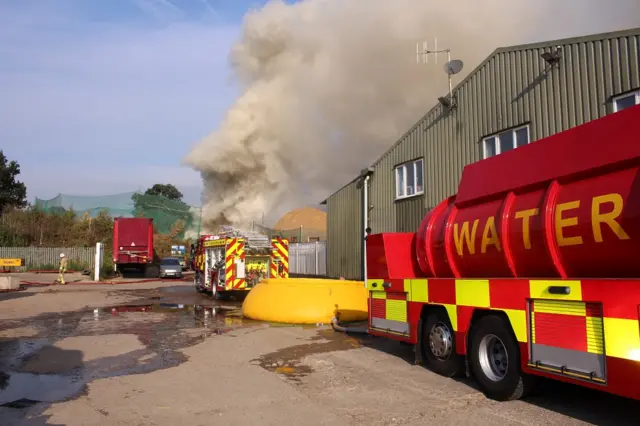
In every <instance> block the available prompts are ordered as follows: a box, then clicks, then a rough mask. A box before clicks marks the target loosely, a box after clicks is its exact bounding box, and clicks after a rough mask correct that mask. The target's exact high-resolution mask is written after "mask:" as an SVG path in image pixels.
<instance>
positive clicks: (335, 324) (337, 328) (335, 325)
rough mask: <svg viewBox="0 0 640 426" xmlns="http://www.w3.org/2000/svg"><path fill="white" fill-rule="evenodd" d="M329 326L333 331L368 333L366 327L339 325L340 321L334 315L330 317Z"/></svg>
mask: <svg viewBox="0 0 640 426" xmlns="http://www.w3.org/2000/svg"><path fill="white" fill-rule="evenodd" d="M331 328H333V329H334V331H341V332H343V333H362V334H368V333H369V330H367V328H366V327H345V326H343V325H340V321H339V320H338V318H337V317H335V316H334V317H333V318H331Z"/></svg>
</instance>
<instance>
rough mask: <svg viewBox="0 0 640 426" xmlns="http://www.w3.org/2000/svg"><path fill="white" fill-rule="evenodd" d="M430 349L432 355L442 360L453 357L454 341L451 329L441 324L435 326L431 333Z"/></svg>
mask: <svg viewBox="0 0 640 426" xmlns="http://www.w3.org/2000/svg"><path fill="white" fill-rule="evenodd" d="M429 348H430V349H431V353H432V354H433V355H434V356H435V357H436V358H438V359H440V360H445V359H447V358H449V356H451V352H452V349H453V339H452V335H451V331H450V330H449V327H447V326H446V325H445V324H443V323H441V322H439V323H436V324H434V326H433V327H431V330H430V331H429Z"/></svg>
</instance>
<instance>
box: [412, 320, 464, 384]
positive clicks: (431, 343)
mask: <svg viewBox="0 0 640 426" xmlns="http://www.w3.org/2000/svg"><path fill="white" fill-rule="evenodd" d="M422 353H423V355H424V359H425V361H426V366H427V368H429V369H430V370H431V371H433V372H435V373H437V374H440V375H442V376H445V377H457V376H461V375H463V374H464V373H465V363H464V356H462V355H459V354H458V353H456V338H455V332H454V331H453V327H452V326H451V321H450V320H449V316H448V315H447V314H446V312H445V311H443V310H434V311H432V312H430V313H429V314H428V316H427V320H426V321H425V323H424V326H423V327H422Z"/></svg>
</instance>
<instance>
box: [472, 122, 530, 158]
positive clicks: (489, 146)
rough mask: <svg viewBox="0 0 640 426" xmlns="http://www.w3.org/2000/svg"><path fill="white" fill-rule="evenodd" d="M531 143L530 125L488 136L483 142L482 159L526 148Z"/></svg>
mask: <svg viewBox="0 0 640 426" xmlns="http://www.w3.org/2000/svg"><path fill="white" fill-rule="evenodd" d="M529 141H530V137H529V125H526V126H521V127H516V128H515V129H510V130H506V131H504V132H500V133H498V134H496V135H491V136H487V137H486V138H484V139H483V140H482V157H483V158H489V157H493V156H494V155H498V154H501V153H503V152H506V151H509V150H512V149H515V148H518V147H521V146H524V145H526V144H528V143H529Z"/></svg>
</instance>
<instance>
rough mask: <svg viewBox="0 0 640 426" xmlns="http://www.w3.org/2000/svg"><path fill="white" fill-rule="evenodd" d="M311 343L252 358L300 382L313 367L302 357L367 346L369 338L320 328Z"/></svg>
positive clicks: (287, 377)
mask: <svg viewBox="0 0 640 426" xmlns="http://www.w3.org/2000/svg"><path fill="white" fill-rule="evenodd" d="M307 340H310V341H312V342H313V343H305V344H301V345H296V346H290V347H287V348H283V349H280V350H278V351H275V352H272V353H269V354H266V355H263V356H261V357H260V358H257V359H254V360H252V363H253V364H254V365H259V366H260V367H262V368H264V369H265V370H267V371H271V372H273V373H276V374H280V375H282V376H284V377H285V378H286V379H287V380H289V381H291V382H294V383H298V384H299V383H301V379H302V378H303V377H305V376H307V375H308V374H310V373H312V372H313V368H312V367H310V366H309V365H306V364H303V359H304V358H305V357H307V356H310V355H316V354H322V353H328V352H337V351H347V350H351V349H357V348H360V347H362V346H367V345H368V341H369V340H370V338H369V337H368V336H366V335H363V336H358V337H352V336H346V335H345V334H343V333H340V332H335V331H333V330H321V331H319V332H318V335H317V336H314V337H312V338H310V339H307Z"/></svg>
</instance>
